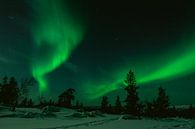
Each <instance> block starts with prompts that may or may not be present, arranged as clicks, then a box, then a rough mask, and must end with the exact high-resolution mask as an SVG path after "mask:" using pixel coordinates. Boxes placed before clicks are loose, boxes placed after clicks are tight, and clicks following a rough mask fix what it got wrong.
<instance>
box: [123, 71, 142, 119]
mask: <svg viewBox="0 0 195 129" xmlns="http://www.w3.org/2000/svg"><path fill="white" fill-rule="evenodd" d="M125 83H126V85H127V86H126V88H125V90H126V91H127V97H126V100H125V102H126V112H127V113H128V114H130V115H133V116H138V115H139V114H140V106H139V97H138V93H137V89H138V87H137V86H136V78H135V74H134V72H133V71H132V70H130V71H129V72H128V74H127V77H126V80H125Z"/></svg>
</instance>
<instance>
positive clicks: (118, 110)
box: [115, 96, 122, 113]
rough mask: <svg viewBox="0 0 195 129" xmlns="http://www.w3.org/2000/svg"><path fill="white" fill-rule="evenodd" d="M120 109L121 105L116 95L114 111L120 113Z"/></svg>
mask: <svg viewBox="0 0 195 129" xmlns="http://www.w3.org/2000/svg"><path fill="white" fill-rule="evenodd" d="M121 111H122V105H121V101H120V97H119V96H117V98H116V102H115V113H121Z"/></svg>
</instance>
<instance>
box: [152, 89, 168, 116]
mask: <svg viewBox="0 0 195 129" xmlns="http://www.w3.org/2000/svg"><path fill="white" fill-rule="evenodd" d="M169 104H170V103H169V97H168V96H167V95H166V91H165V89H163V88H162V87H159V88H158V97H157V99H156V101H155V102H154V110H155V114H156V115H158V116H159V117H165V116H167V113H168V109H169Z"/></svg>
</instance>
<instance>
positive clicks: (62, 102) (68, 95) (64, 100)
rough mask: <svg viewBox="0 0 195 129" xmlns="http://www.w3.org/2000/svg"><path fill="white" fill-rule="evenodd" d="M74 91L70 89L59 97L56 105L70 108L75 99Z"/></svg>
mask: <svg viewBox="0 0 195 129" xmlns="http://www.w3.org/2000/svg"><path fill="white" fill-rule="evenodd" d="M74 92H75V90H74V89H72V88H69V89H67V90H66V91H64V92H63V93H62V94H61V95H59V99H58V104H59V106H64V107H67V108H70V107H72V101H73V100H74V99H75V96H74Z"/></svg>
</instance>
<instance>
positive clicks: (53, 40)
mask: <svg viewBox="0 0 195 129" xmlns="http://www.w3.org/2000/svg"><path fill="white" fill-rule="evenodd" d="M29 3H30V5H31V7H32V9H33V17H34V23H33V25H32V35H33V38H34V42H35V44H36V49H37V50H39V51H40V52H39V53H38V54H37V55H36V56H35V58H34V59H33V61H32V74H33V76H34V78H35V79H36V80H37V81H38V84H39V91H40V92H41V93H42V92H45V91H47V89H48V84H47V80H46V75H47V74H49V73H50V72H52V71H54V70H55V69H57V68H58V67H59V66H60V65H61V64H63V63H64V62H65V61H67V59H68V58H69V56H70V55H71V53H72V51H73V50H74V49H75V48H76V47H77V46H78V45H79V43H80V42H81V40H82V38H83V34H84V25H83V24H81V23H80V22H81V20H79V19H78V18H77V16H75V15H73V13H72V11H73V10H71V9H70V8H69V7H68V3H67V2H66V4H65V5H64V3H61V1H60V0H32V1H30V2H29ZM78 22H79V23H78ZM44 48H48V49H49V50H46V49H44Z"/></svg>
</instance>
